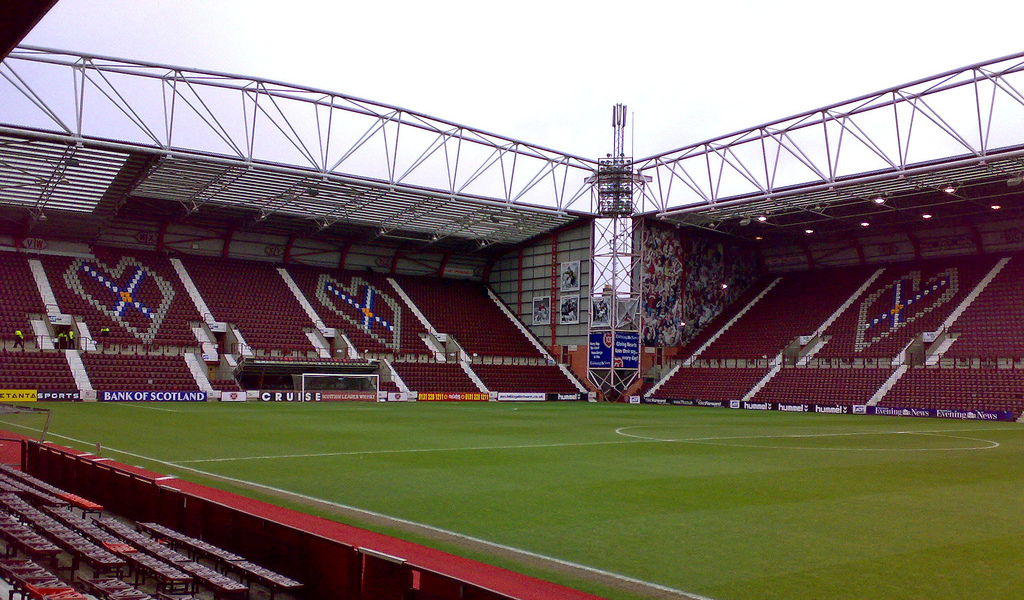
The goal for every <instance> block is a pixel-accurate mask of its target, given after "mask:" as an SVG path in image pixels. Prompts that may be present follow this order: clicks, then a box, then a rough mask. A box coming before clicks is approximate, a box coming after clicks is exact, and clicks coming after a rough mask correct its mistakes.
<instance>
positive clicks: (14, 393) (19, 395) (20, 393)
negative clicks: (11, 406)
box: [0, 390, 39, 402]
mask: <svg viewBox="0 0 1024 600" xmlns="http://www.w3.org/2000/svg"><path fill="white" fill-rule="evenodd" d="M38 396H39V394H38V392H36V391H35V390H0V402H35V401H36V399H37V398H38Z"/></svg>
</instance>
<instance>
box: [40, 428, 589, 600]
mask: <svg viewBox="0 0 1024 600" xmlns="http://www.w3.org/2000/svg"><path fill="white" fill-rule="evenodd" d="M23 444H24V445H23V446H22V448H23V454H22V457H23V468H24V469H25V470H26V472H28V473H29V474H31V475H33V476H35V477H38V478H40V479H42V480H44V481H46V482H48V483H50V484H52V485H55V486H57V487H60V488H62V489H64V490H66V491H68V492H71V493H73V494H77V495H79V496H82V497H83V498H88V499H89V500H91V501H93V502H97V503H99V504H102V505H103V506H104V507H105V508H106V509H108V510H110V511H112V512H114V513H116V514H119V515H122V516H125V517H128V518H130V519H133V520H135V521H138V522H157V523H160V524H162V525H165V526H167V527H170V528H172V529H174V530H176V531H179V532H181V533H184V534H186V535H189V536H192V537H196V538H199V539H202V540H203V541H206V542H208V543H210V544H213V545H215V546H219V547H221V548H224V549H226V550H229V551H232V552H235V553H238V554H241V555H243V556H245V557H246V558H248V559H249V560H251V561H252V562H255V563H257V564H259V565H261V566H265V567H267V568H269V569H271V570H273V571H275V572H278V573H281V574H282V575H285V576H287V577H290V578H292V579H295V580H297V581H300V582H302V583H303V584H304V585H305V590H304V591H303V592H302V597H305V598H309V599H311V600H312V599H320V598H331V599H336V600H345V599H353V600H378V599H380V600H384V599H393V598H431V599H432V600H512V599H519V600H549V599H555V598H558V599H560V600H600V599H599V598H598V597H597V596H593V595H591V594H587V593H584V592H580V591H578V590H574V589H571V588H566V587H564V586H560V585H556V584H553V583H549V582H545V581H542V580H539V579H536V578H533V577H528V576H526V575H522V574H519V573H515V572H512V571H508V570H506V569H501V568H498V567H493V566H490V565H486V564H483V563H479V562H477V561H473V560H469V559H464V558H461V557H458V556H454V555H451V554H447V553H445V552H441V551H439V550H433V549H431V548H427V547H425V546H421V545H419V544H414V543H411V542H405V541H402V540H399V539H396V538H391V537H388V536H385V535H382V534H377V533H373V532H370V531H367V530H363V529H359V528H356V527H352V526H349V525H344V524H341V523H337V522H335V521H330V520H327V519H323V518H320V517H314V516H312V515H307V514H304V513H300V512H297V511H293V510H290V509H286V508H282V507H279V506H275V505H271V504H267V503H264V502H260V501H257V500H252V499H250V498H245V497H243V496H238V495H236V494H232V493H229V492H224V491H221V490H216V489H213V488H208V487H206V486H202V485H199V484H194V483H190V482H187V481H181V480H176V479H175V478H173V477H165V476H161V475H160V474H158V473H154V472H151V471H146V470H144V469H141V468H138V467H130V466H128V465H123V464H120V463H117V462H115V461H112V460H109V459H107V458H101V457H98V456H95V455H92V454H89V453H84V452H78V451H75V450H72V449H69V448H62V447H59V446H55V445H52V444H48V443H47V444H43V443H39V442H36V441H33V440H25V441H24V442H23Z"/></svg>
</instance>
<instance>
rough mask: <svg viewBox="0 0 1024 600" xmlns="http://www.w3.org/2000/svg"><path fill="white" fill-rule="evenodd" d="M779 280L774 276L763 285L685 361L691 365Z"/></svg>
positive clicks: (779, 279)
mask: <svg viewBox="0 0 1024 600" xmlns="http://www.w3.org/2000/svg"><path fill="white" fill-rule="evenodd" d="M781 281H782V278H781V277H776V278H775V279H774V280H773V281H772V282H771V283H769V284H768V285H767V286H765V288H764V289H763V290H761V293H760V294H758V295H757V296H754V299H753V300H751V301H750V302H748V303H747V305H746V306H744V307H743V309H742V310H740V311H739V312H738V313H736V314H735V315H734V316H733V317H732V318H731V319H729V321H728V322H726V324H725V325H723V326H722V328H721V329H719V330H718V331H716V332H715V333H714V334H713V335H712V336H711V337H710V338H708V340H707V341H706V342H704V344H703V345H701V346H700V347H699V348H697V350H695V351H694V353H693V354H692V355H690V357H689V358H688V359H687V362H688V363H689V364H691V365H692V364H693V361H695V360H696V359H697V358H699V357H700V355H701V354H702V353H703V352H704V351H705V350H707V349H708V348H709V347H711V344H714V343H715V341H717V340H718V338H719V337H721V335H722V334H723V333H725V332H726V331H728V330H729V328H731V327H732V326H733V325H735V324H736V323H737V322H738V321H739V320H740V319H742V318H743V315H745V314H747V312H748V311H750V310H751V309H752V308H753V307H754V306H755V305H756V304H757V303H758V302H760V301H761V299H762V298H764V297H765V296H767V295H768V292H770V291H772V288H774V287H775V286H776V285H778V284H779V282H781Z"/></svg>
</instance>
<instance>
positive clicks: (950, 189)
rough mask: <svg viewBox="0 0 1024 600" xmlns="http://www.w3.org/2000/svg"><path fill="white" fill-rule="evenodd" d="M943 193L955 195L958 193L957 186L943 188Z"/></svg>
mask: <svg viewBox="0 0 1024 600" xmlns="http://www.w3.org/2000/svg"><path fill="white" fill-rule="evenodd" d="M942 191H944V192H946V193H947V194H955V193H956V186H955V185H947V186H946V187H944V188H942Z"/></svg>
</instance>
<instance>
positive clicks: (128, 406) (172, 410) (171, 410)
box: [110, 402, 181, 413]
mask: <svg viewBox="0 0 1024 600" xmlns="http://www.w3.org/2000/svg"><path fill="white" fill-rule="evenodd" d="M110 404H113V405H114V406H120V407H122V408H146V409H149V410H162V411H164V412H173V413H176V412H181V411H180V410H174V409H173V408H157V407H156V406H144V405H142V404H118V403H117V402H111V403H110Z"/></svg>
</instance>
